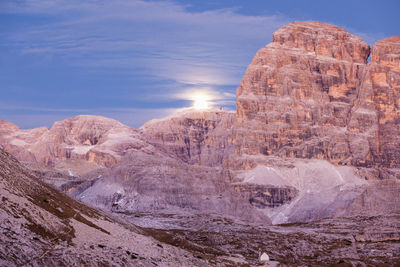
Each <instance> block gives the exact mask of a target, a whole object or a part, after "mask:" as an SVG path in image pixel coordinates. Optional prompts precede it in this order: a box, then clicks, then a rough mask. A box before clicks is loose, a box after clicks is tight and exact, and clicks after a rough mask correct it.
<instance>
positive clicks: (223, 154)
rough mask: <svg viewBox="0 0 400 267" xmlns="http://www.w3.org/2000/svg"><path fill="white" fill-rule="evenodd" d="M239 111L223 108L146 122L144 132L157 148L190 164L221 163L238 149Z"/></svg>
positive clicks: (210, 164)
mask: <svg viewBox="0 0 400 267" xmlns="http://www.w3.org/2000/svg"><path fill="white" fill-rule="evenodd" d="M234 121H235V113H234V112H227V111H223V110H220V109H212V110H206V111H193V110H191V111H189V112H185V113H182V114H180V115H179V116H175V117H171V118H166V119H162V120H152V121H149V122H147V123H145V124H144V125H143V126H142V127H141V128H140V131H141V133H142V134H143V135H144V136H145V137H146V140H148V142H149V143H151V144H152V145H153V146H155V147H156V148H157V149H159V150H161V151H163V152H165V153H167V154H169V155H171V156H174V157H177V158H178V159H180V160H182V161H184V162H186V163H189V164H201V165H207V166H220V165H222V164H223V163H224V161H225V160H226V158H227V156H228V155H229V154H231V153H233V152H234V148H233V144H232V140H231V135H232V134H231V131H232V125H233V124H234Z"/></svg>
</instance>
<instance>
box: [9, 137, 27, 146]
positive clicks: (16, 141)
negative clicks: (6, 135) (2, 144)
mask: <svg viewBox="0 0 400 267" xmlns="http://www.w3.org/2000/svg"><path fill="white" fill-rule="evenodd" d="M10 144H12V145H14V146H26V145H27V143H26V142H25V141H24V140H21V139H14V140H12V141H11V142H10Z"/></svg>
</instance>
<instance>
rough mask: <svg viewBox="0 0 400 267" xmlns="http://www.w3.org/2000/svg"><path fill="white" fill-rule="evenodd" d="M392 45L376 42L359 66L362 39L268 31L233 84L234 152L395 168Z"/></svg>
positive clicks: (307, 30) (327, 28)
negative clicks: (266, 38) (270, 39)
mask: <svg viewBox="0 0 400 267" xmlns="http://www.w3.org/2000/svg"><path fill="white" fill-rule="evenodd" d="M398 44H399V38H398V37H392V38H389V39H386V40H383V41H380V42H378V43H377V44H376V45H375V46H374V47H373V49H372V55H371V58H372V60H371V63H367V58H368V56H369V53H370V48H369V46H368V44H367V43H365V42H364V41H362V40H361V39H360V38H358V37H356V36H354V35H352V34H350V33H348V32H346V31H345V30H343V29H341V28H339V27H335V26H331V25H327V24H324V23H319V22H295V23H292V24H289V25H287V26H285V27H283V28H281V29H279V30H278V31H276V32H275V33H274V38H273V42H272V43H271V44H268V45H267V46H266V47H265V48H262V49H261V50H259V51H258V52H257V54H256V55H255V57H254V59H253V61H252V62H251V64H250V66H249V67H248V69H247V71H246V74H245V76H244V78H243V80H242V83H241V85H240V86H239V88H238V89H237V119H238V121H237V134H236V137H235V149H236V153H237V154H252V155H254V154H265V155H272V154H274V155H279V156H281V157H296V158H319V159H327V160H329V161H330V162H332V163H334V164H340V165H344V164H346V165H354V166H365V167H372V166H387V167H399V161H398V159H399V158H400V157H396V156H395V155H396V154H397V153H398V149H400V147H399V145H398V144H399V143H398V141H397V140H398V138H399V132H398V127H397V125H398V123H399V122H398V113H399V103H397V102H398V100H399V95H398V91H399V85H398V84H399V76H398V75H399V72H398V71H399V67H398V64H399V63H398V62H399V59H398V58H399V51H398V49H399V48H398ZM248 133H250V134H248ZM388 150H390V152H389V151H388ZM397 155H398V154H397Z"/></svg>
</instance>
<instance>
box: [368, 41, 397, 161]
mask: <svg viewBox="0 0 400 267" xmlns="http://www.w3.org/2000/svg"><path fill="white" fill-rule="evenodd" d="M363 82H364V83H363V88H362V90H370V89H371V87H372V91H373V103H374V108H375V112H376V113H377V118H378V123H377V136H376V145H375V147H376V152H375V154H374V155H373V156H374V161H375V162H376V163H377V164H379V165H380V166H383V167H391V168H393V167H395V168H398V167H400V37H399V36H393V37H390V38H387V39H384V40H382V41H379V42H377V43H376V44H375V45H374V46H373V48H372V53H371V63H370V64H368V68H367V73H366V79H365V80H364V81H363Z"/></svg>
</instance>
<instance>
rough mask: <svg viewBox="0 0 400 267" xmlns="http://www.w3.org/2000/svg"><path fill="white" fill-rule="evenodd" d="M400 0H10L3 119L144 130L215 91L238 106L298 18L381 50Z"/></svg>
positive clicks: (4, 12) (2, 43) (4, 28)
mask: <svg viewBox="0 0 400 267" xmlns="http://www.w3.org/2000/svg"><path fill="white" fill-rule="evenodd" d="M399 3H400V1H367V0H364V1H351V0H347V1H322V0H319V1H311V0H309V1H285V0H280V1H267V0H264V1H260V0H247V1H238V0H237V1H234V0H220V1H206V0H203V1H200V0H196V1H139V0H113V1H111V0H87V1H85V0H79V1H78V0H1V1H0V93H1V98H0V119H5V120H8V121H11V122H14V123H16V124H17V125H19V126H20V127H21V128H31V127H38V126H51V125H52V123H53V122H54V121H56V120H61V119H64V118H67V117H73V116H76V115H79V114H96V115H103V116H107V117H111V118H115V119H117V120H120V121H122V122H123V123H125V124H128V125H131V126H134V127H139V126H140V125H141V124H142V123H144V122H145V121H147V120H149V119H151V118H157V117H163V116H166V115H169V114H171V113H173V112H175V111H176V110H177V109H179V108H183V107H189V106H191V105H192V99H191V97H190V96H191V94H192V93H193V92H206V93H207V94H208V95H210V96H211V101H212V104H213V105H216V106H223V107H225V108H227V109H235V97H234V96H235V91H236V88H237V86H238V85H239V83H240V81H241V78H242V76H243V74H244V72H245V70H246V67H247V65H248V64H249V63H250V61H251V59H252V57H253V55H254V54H255V52H256V51H257V50H258V49H260V48H261V47H263V46H265V45H266V44H268V43H269V42H270V41H271V39H272V33H273V32H274V31H275V30H277V29H278V28H280V27H281V26H283V25H285V24H287V23H290V22H292V21H309V20H317V21H322V22H326V23H331V24H335V25H338V26H341V27H344V28H345V29H346V30H348V31H349V32H351V33H353V34H356V35H358V36H360V37H362V38H363V39H364V40H365V41H367V42H368V43H370V44H371V45H372V44H373V43H374V42H375V41H377V40H380V39H383V38H386V37H389V36H392V35H400V33H399V29H400V27H399V26H400V23H399V22H400V20H399V18H398V17H399V15H398V12H399V10H400V4H399Z"/></svg>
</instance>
